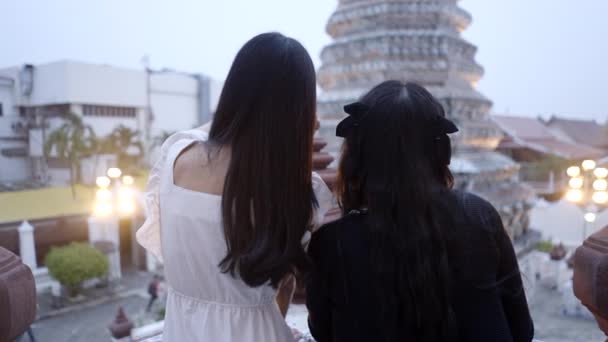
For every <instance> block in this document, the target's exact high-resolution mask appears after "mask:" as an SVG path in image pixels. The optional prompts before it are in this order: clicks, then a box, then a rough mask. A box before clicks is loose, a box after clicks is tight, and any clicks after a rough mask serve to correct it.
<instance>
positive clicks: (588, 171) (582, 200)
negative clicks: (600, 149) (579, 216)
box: [566, 160, 608, 241]
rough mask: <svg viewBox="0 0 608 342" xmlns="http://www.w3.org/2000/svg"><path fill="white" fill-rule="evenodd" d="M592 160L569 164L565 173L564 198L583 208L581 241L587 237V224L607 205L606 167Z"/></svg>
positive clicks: (607, 182) (607, 176) (607, 170)
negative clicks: (566, 181)
mask: <svg viewBox="0 0 608 342" xmlns="http://www.w3.org/2000/svg"><path fill="white" fill-rule="evenodd" d="M596 166H597V165H596V162H595V161H594V160H584V161H583V162H582V164H581V166H580V167H579V166H570V167H569V168H568V170H567V171H566V173H567V174H568V177H570V180H569V181H568V191H567V192H566V199H567V200H568V201H570V202H572V203H575V204H576V205H577V206H578V207H579V208H581V209H582V210H583V214H584V215H583V218H584V225H583V241H585V239H586V238H587V225H588V224H591V223H593V222H595V219H596V218H597V214H598V213H600V212H601V211H603V210H604V209H606V207H607V206H608V180H607V179H606V178H608V169H606V168H603V167H596Z"/></svg>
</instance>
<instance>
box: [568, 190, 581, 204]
mask: <svg viewBox="0 0 608 342" xmlns="http://www.w3.org/2000/svg"><path fill="white" fill-rule="evenodd" d="M566 199H567V200H568V201H570V202H580V201H582V200H583V192H582V191H580V190H578V189H570V190H568V192H567V193H566Z"/></svg>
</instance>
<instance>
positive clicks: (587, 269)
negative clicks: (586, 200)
mask: <svg viewBox="0 0 608 342" xmlns="http://www.w3.org/2000/svg"><path fill="white" fill-rule="evenodd" d="M573 287H574V294H575V295H576V297H577V298H578V299H580V301H581V302H582V303H583V305H585V306H586V307H587V308H588V309H589V311H591V313H593V315H595V318H596V320H597V322H598V325H599V327H600V329H602V331H603V332H604V333H605V334H606V337H608V227H605V228H604V229H602V230H600V231H599V232H597V233H595V234H593V235H591V236H590V237H589V238H588V239H587V240H585V242H584V243H583V245H582V246H580V247H579V248H577V250H576V253H575V256H574V278H573ZM606 341H607V342H608V340H606Z"/></svg>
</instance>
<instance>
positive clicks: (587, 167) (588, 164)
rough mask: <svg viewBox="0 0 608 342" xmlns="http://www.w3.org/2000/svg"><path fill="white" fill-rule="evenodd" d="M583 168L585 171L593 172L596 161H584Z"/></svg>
mask: <svg viewBox="0 0 608 342" xmlns="http://www.w3.org/2000/svg"><path fill="white" fill-rule="evenodd" d="M582 166H583V169H584V170H585V171H589V170H593V169H595V160H591V159H587V160H584V161H583V164H582Z"/></svg>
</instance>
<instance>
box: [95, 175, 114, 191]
mask: <svg viewBox="0 0 608 342" xmlns="http://www.w3.org/2000/svg"><path fill="white" fill-rule="evenodd" d="M110 183H111V181H110V178H108V177H106V176H101V177H97V178H96V179H95V184H97V186H98V187H100V188H102V189H105V188H107V187H108V186H110Z"/></svg>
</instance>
